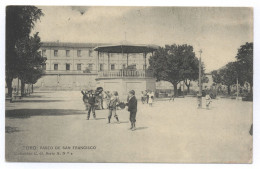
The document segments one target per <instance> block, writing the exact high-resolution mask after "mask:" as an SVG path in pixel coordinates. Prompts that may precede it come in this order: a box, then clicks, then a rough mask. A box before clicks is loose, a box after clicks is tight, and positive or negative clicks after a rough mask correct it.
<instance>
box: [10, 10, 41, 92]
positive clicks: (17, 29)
mask: <svg viewBox="0 0 260 169" xmlns="http://www.w3.org/2000/svg"><path fill="white" fill-rule="evenodd" d="M41 16H43V13H42V11H41V9H38V8H37V7H35V6H7V7H6V84H7V87H8V95H9V96H11V94H12V80H13V78H16V77H17V76H18V73H19V70H17V66H18V65H19V64H20V63H19V61H18V59H17V58H18V56H17V53H16V45H17V43H18V41H19V40H21V39H23V38H28V37H29V36H30V33H31V30H32V29H33V27H34V24H35V22H36V21H37V20H39V19H40V17H41Z"/></svg>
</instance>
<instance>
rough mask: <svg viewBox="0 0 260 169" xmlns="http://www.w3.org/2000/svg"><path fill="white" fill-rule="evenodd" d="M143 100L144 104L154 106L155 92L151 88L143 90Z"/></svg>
mask: <svg viewBox="0 0 260 169" xmlns="http://www.w3.org/2000/svg"><path fill="white" fill-rule="evenodd" d="M141 101H142V103H143V104H144V103H147V104H149V106H152V105H153V101H154V92H153V91H151V90H145V91H142V96H141Z"/></svg>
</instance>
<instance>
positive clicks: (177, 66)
mask: <svg viewBox="0 0 260 169" xmlns="http://www.w3.org/2000/svg"><path fill="white" fill-rule="evenodd" d="M197 63H198V61H197V59H196V58H195V53H194V52H193V47H192V46H189V45H186V44H184V45H176V44H173V45H171V46H169V45H166V46H165V48H163V47H159V49H158V50H157V51H155V54H154V55H153V56H151V57H150V59H149V64H150V66H149V68H148V69H149V70H151V71H152V73H153V76H154V77H155V78H156V80H157V81H160V80H164V81H168V82H170V83H171V84H172V85H173V86H174V95H175V96H177V95H178V92H177V85H178V83H179V82H180V81H182V80H184V79H186V80H188V79H191V80H193V79H196V71H197V69H198V68H196V65H197ZM194 69H195V70H194Z"/></svg>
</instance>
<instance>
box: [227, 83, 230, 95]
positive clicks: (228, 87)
mask: <svg viewBox="0 0 260 169" xmlns="http://www.w3.org/2000/svg"><path fill="white" fill-rule="evenodd" d="M227 89H228V95H230V85H228V86H227Z"/></svg>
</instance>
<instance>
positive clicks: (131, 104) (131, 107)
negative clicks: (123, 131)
mask: <svg viewBox="0 0 260 169" xmlns="http://www.w3.org/2000/svg"><path fill="white" fill-rule="evenodd" d="M127 100H128V103H127V104H126V105H127V106H128V111H129V112H130V122H131V128H130V130H132V131H134V130H135V129H136V128H135V122H136V112H137V100H136V97H135V91H134V90H131V91H130V92H129V94H128V99H127Z"/></svg>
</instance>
